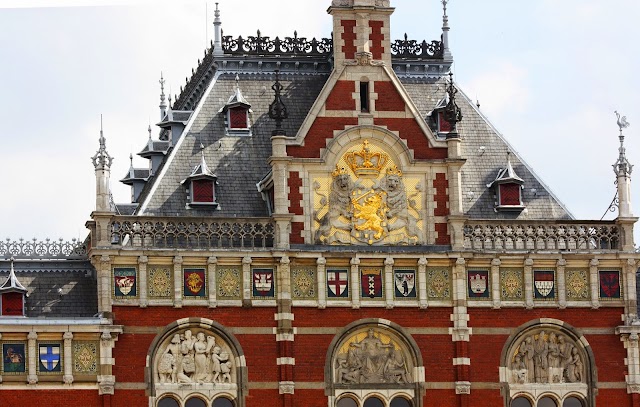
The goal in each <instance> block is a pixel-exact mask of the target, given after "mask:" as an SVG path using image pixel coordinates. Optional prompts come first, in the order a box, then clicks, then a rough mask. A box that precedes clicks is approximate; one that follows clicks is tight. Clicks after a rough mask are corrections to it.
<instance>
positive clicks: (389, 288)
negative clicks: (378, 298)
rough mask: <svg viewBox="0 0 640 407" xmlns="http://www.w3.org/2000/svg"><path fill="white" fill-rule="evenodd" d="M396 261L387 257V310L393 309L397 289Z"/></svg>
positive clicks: (385, 274)
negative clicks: (394, 278)
mask: <svg viewBox="0 0 640 407" xmlns="http://www.w3.org/2000/svg"><path fill="white" fill-rule="evenodd" d="M394 263H395V261H394V260H393V257H387V258H386V259H385V260H384V291H385V297H386V307H387V309H392V308H393V288H394V287H395V285H394V283H393V264H394Z"/></svg>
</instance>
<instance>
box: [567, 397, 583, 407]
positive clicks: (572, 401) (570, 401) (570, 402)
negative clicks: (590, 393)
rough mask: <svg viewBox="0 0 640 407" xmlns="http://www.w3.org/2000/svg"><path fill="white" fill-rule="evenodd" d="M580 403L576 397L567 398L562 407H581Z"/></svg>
mask: <svg viewBox="0 0 640 407" xmlns="http://www.w3.org/2000/svg"><path fill="white" fill-rule="evenodd" d="M583 406H584V404H582V401H581V400H580V399H579V398H577V397H568V398H566V399H565V400H564V402H563V403H562V407H583Z"/></svg>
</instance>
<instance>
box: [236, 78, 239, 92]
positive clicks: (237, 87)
mask: <svg viewBox="0 0 640 407" xmlns="http://www.w3.org/2000/svg"><path fill="white" fill-rule="evenodd" d="M238 89H240V76H239V75H238V74H236V91H237V90H238Z"/></svg>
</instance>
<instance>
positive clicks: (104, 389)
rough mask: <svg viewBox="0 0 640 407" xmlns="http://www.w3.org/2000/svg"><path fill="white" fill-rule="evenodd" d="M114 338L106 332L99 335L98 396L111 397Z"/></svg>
mask: <svg viewBox="0 0 640 407" xmlns="http://www.w3.org/2000/svg"><path fill="white" fill-rule="evenodd" d="M114 342H115V341H114V338H113V336H112V335H111V333H110V332H109V331H107V330H105V331H104V332H102V335H100V374H99V375H98V392H99V394H100V395H103V394H109V395H113V393H114V388H115V384H116V377H115V376H114V375H113V365H114V364H115V360H114V359H113V346H114Z"/></svg>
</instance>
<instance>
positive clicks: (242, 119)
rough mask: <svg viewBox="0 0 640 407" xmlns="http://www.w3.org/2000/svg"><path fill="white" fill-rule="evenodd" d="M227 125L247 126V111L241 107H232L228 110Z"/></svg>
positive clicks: (236, 127) (239, 127)
mask: <svg viewBox="0 0 640 407" xmlns="http://www.w3.org/2000/svg"><path fill="white" fill-rule="evenodd" d="M229 121H230V123H229V127H230V128H232V129H246V128H247V111H246V110H245V108H243V107H234V108H232V109H230V110H229Z"/></svg>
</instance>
